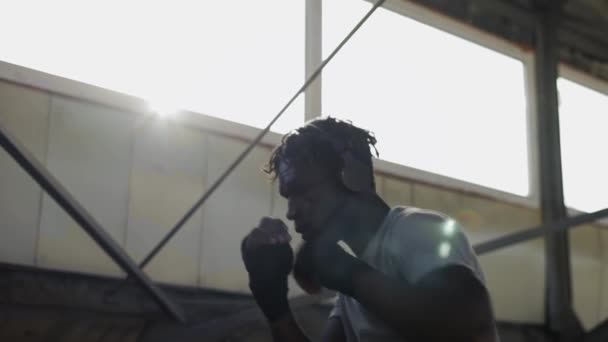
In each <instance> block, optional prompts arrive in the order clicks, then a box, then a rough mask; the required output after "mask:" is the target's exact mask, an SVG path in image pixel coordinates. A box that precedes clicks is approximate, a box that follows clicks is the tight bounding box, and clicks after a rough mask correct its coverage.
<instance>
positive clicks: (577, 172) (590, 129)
mask: <svg viewBox="0 0 608 342" xmlns="http://www.w3.org/2000/svg"><path fill="white" fill-rule="evenodd" d="M557 86H558V90H559V98H560V107H559V110H560V116H559V118H560V128H561V129H560V134H561V148H562V165H563V167H562V169H563V175H564V197H565V201H566V205H567V206H569V207H573V208H576V209H579V210H583V211H595V210H600V209H604V208H608V177H607V175H608V159H607V157H606V156H607V153H606V148H608V135H606V128H607V127H608V96H607V95H605V94H601V93H598V92H596V91H594V90H591V89H589V88H586V87H583V86H581V85H580V84H577V83H574V82H572V81H569V80H566V79H563V78H560V79H559V80H558V82H557Z"/></svg>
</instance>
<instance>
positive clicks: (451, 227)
mask: <svg viewBox="0 0 608 342" xmlns="http://www.w3.org/2000/svg"><path fill="white" fill-rule="evenodd" d="M454 231H456V222H455V221H454V220H449V221H447V222H446V223H445V225H444V226H443V234H444V235H445V236H452V235H453V234H454Z"/></svg>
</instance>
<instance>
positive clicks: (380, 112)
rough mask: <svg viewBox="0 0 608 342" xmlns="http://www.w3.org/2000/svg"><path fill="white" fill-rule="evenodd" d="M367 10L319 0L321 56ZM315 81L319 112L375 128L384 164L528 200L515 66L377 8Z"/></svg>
mask: <svg viewBox="0 0 608 342" xmlns="http://www.w3.org/2000/svg"><path fill="white" fill-rule="evenodd" d="M369 8H370V4H369V3H368V2H366V1H355V0H331V1H324V7H323V11H324V12H323V15H324V20H323V25H324V41H325V44H324V53H325V55H327V54H328V53H329V52H331V50H332V49H333V47H334V46H335V45H336V44H337V43H338V42H339V40H340V39H341V38H342V37H343V36H344V35H345V34H346V33H347V32H348V30H350V28H352V26H353V25H354V24H355V22H356V21H357V20H358V19H360V18H361V17H362V16H363V15H364V13H365V12H366V11H367V10H368V9H369ZM344 18H349V19H344ZM323 82H324V83H323V112H324V114H326V115H331V116H335V117H339V118H345V119H350V120H352V121H353V123H354V124H356V125H360V126H362V127H366V128H368V129H370V130H372V131H374V132H375V133H376V137H377V138H378V142H379V146H378V149H379V151H380V153H381V157H382V159H385V160H389V161H391V162H395V163H399V164H403V165H407V166H411V167H414V168H418V169H423V170H427V171H430V172H433V173H437V174H441V175H445V176H449V177H453V178H457V179H461V180H465V181H468V182H473V183H477V184H481V185H483V186H487V187H491V188H495V189H499V190H503V191H507V192H511V193H515V194H518V195H527V194H528V165H527V163H528V157H527V152H528V151H527V120H526V102H525V89H524V68H523V64H522V62H521V61H519V60H515V59H513V58H510V57H507V56H505V55H502V54H500V53H497V52H495V51H492V50H489V49H487V48H484V47H481V46H479V45H476V44H474V43H472V42H468V41H466V40H463V39H461V38H458V37H455V36H453V35H451V34H448V33H445V32H443V31H440V30H438V29H435V28H432V27H429V26H427V25H424V24H421V23H419V22H416V21H414V20H411V19H408V18H406V17H404V16H402V15H399V14H396V13H394V12H391V11H388V10H385V9H379V10H378V11H377V12H376V13H374V15H373V16H372V17H371V18H370V20H369V21H368V22H367V24H366V25H364V26H363V27H362V29H361V30H360V31H359V32H358V33H357V35H355V36H354V37H353V39H352V40H351V41H350V42H349V44H348V45H347V46H346V47H345V48H344V50H343V51H342V52H341V53H340V54H339V55H338V56H336V59H335V60H334V61H333V63H331V64H330V65H328V67H327V69H326V71H324V74H323Z"/></svg>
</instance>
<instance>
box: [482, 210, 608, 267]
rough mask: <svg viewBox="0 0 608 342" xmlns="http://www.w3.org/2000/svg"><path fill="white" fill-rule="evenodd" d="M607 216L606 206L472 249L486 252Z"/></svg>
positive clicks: (506, 236)
mask: <svg viewBox="0 0 608 342" xmlns="http://www.w3.org/2000/svg"><path fill="white" fill-rule="evenodd" d="M605 217H608V208H607V209H602V210H599V211H596V212H593V213H589V214H582V215H577V216H575V217H569V218H565V219H563V220H559V221H553V222H549V223H545V224H543V225H540V226H537V227H533V228H528V229H525V230H523V231H519V232H517V233H513V234H508V235H505V236H501V237H499V238H496V239H493V240H489V241H485V242H481V243H478V244H476V245H475V246H474V247H473V249H474V250H475V253H476V254H477V255H482V254H487V253H490V252H494V251H497V250H499V249H502V248H506V247H510V246H513V245H516V244H518V243H522V242H525V241H529V240H532V239H536V238H540V237H543V236H548V235H549V234H555V233H558V232H565V231H567V230H570V229H574V228H576V227H579V226H580V225H582V224H586V223H591V222H594V221H597V220H599V219H601V218H605Z"/></svg>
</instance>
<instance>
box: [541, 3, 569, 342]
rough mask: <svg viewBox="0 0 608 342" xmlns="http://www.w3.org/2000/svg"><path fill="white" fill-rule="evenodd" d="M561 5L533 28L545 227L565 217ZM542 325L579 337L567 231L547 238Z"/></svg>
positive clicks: (548, 9) (564, 336) (547, 9)
mask: <svg viewBox="0 0 608 342" xmlns="http://www.w3.org/2000/svg"><path fill="white" fill-rule="evenodd" d="M560 8H561V1H556V2H555V3H552V2H550V3H548V4H546V5H545V6H541V7H540V8H539V10H540V11H539V15H538V20H537V23H536V49H535V63H534V64H535V90H536V109H537V133H538V135H537V137H538V157H539V159H540V160H539V168H538V171H539V175H538V180H539V183H540V184H539V185H540V193H539V195H540V204H541V213H542V220H543V223H546V222H550V221H555V220H559V219H563V218H565V217H566V216H567V212H566V206H565V204H564V191H563V178H562V162H561V147H560V128H559V109H558V94H557V83H556V81H557V76H558V73H557V64H558V49H557V27H558V23H559V16H560ZM545 259H546V273H545V279H546V323H547V325H548V327H549V329H550V330H551V331H553V332H555V333H556V334H557V335H558V340H559V341H564V340H568V339H571V338H572V337H574V336H577V335H578V334H580V333H581V327H580V323H578V320H577V319H576V315H575V314H574V310H573V308H572V284H571V279H572V278H571V270H570V246H569V235H568V232H567V231H564V232H559V233H555V234H550V235H547V237H546V238H545Z"/></svg>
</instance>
